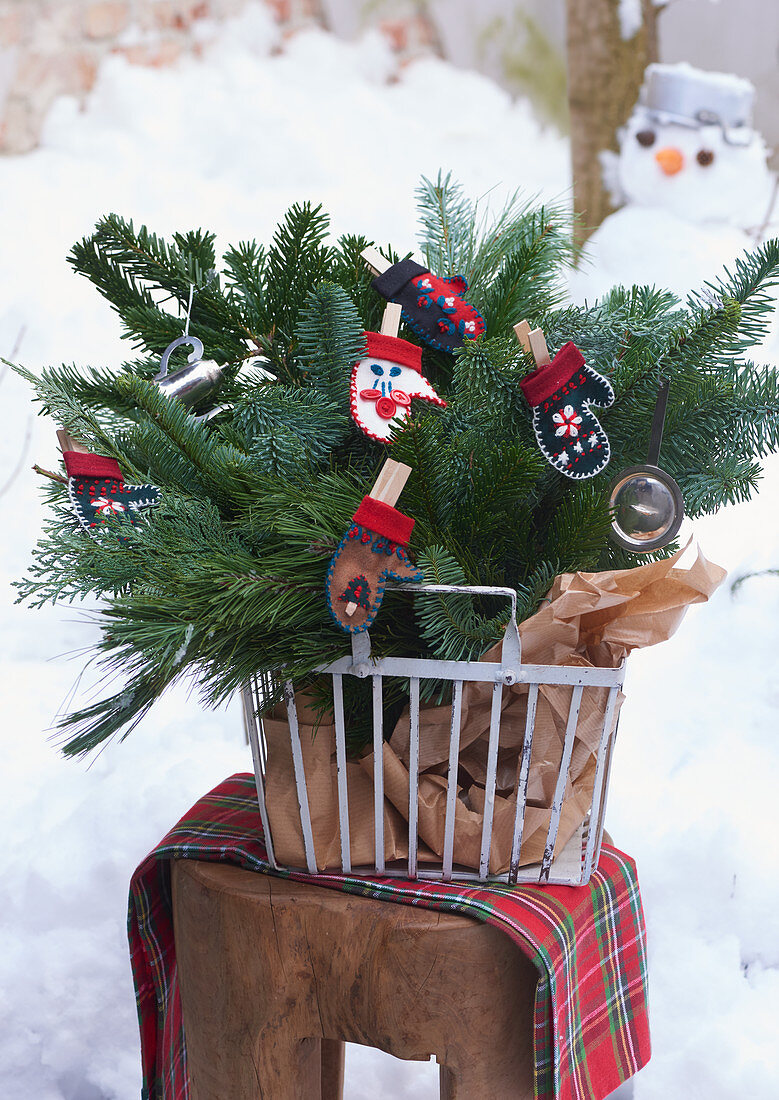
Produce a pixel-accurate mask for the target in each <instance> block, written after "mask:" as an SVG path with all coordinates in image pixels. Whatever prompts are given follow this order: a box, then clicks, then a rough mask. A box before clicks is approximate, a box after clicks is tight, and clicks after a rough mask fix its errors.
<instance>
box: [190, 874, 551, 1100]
mask: <svg viewBox="0 0 779 1100" xmlns="http://www.w3.org/2000/svg"><path fill="white" fill-rule="evenodd" d="M172 878H173V915H174V925H175V939H176V957H177V961H178V975H179V983H180V988H181V1000H182V1006H183V1012H184V1029H185V1032H186V1038H187V1053H188V1063H189V1076H190V1084H191V1089H192V1100H259V1098H262V1100H340V1098H341V1097H342V1096H343V1066H344V1046H343V1042H344V1040H348V1041H349V1042H352V1043H363V1044H365V1045H367V1046H373V1047H378V1048H379V1049H380V1050H383V1051H386V1052H387V1053H389V1054H394V1055H395V1057H396V1058H406V1059H413V1060H418V1061H427V1060H428V1059H429V1058H430V1056H431V1054H434V1055H435V1056H436V1060H437V1061H438V1063H439V1065H440V1086H441V1087H440V1095H441V1096H442V1097H444V1098H446V1100H455V1098H456V1100H532V1097H533V1050H532V1040H533V999H534V993H535V986H536V980H537V973H536V970H535V968H534V967H533V965H532V963H530V962H529V961H528V959H526V958H525V956H524V955H523V954H522V952H521V951H520V950H519V948H518V947H516V945H515V944H514V943H513V942H512V941H511V940H510V939H509V937H508V936H507V935H506V934H505V933H504V932H501V931H499V930H498V929H497V928H493V927H491V926H490V925H487V924H482V923H480V922H478V921H475V920H473V919H472V918H470V917H461V916H455V915H454V914H450V913H442V912H436V911H432V910H428V909H420V908H417V907H412V906H407V905H397V904H395V903H392V902H385V901H376V900H374V899H373V898H362V897H355V896H353V895H349V894H342V893H340V892H339V891H337V890H329V889H324V888H323V887H320V886H309V885H307V884H302V883H297V882H290V881H288V880H285V879H280V878H274V877H273V876H271V875H263V874H254V873H252V872H251V871H242V870H240V869H239V868H236V867H231V866H228V865H226V864H208V863H198V862H195V861H191V860H186V859H182V860H177V861H176V862H174V864H173V873H172Z"/></svg>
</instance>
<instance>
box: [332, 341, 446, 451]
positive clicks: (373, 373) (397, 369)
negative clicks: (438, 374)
mask: <svg viewBox="0 0 779 1100" xmlns="http://www.w3.org/2000/svg"><path fill="white" fill-rule="evenodd" d="M365 341H366V344H367V354H366V355H365V357H364V358H362V359H360V360H359V362H357V363H355V365H354V367H353V368H352V377H351V383H350V393H349V405H350V409H351V413H352V417H353V418H354V420H355V422H356V423H357V425H358V426H359V427H360V428H361V429H362V431H363V432H364V433H365V435H367V436H368V437H369V438H370V439H375V440H376V442H377V443H389V442H390V440H391V438H392V432H393V428H396V427H397V426H398V425H399V424H401V423H402V422H403V421H404V420H405V419H406V418H407V417H408V415H409V412H410V408H411V402H412V400H415V399H418V400H421V401H430V402H431V403H432V404H434V405H438V406H439V408H446V402H445V401H443V400H442V399H441V398H440V397H439V396H438V394H437V393H436V392H435V390H434V389H433V387H432V386H431V385H430V383H429V382H428V380H427V379H426V378H425V376H424V375H423V374H422V349H421V348H420V347H417V346H416V344H410V343H409V342H408V340H401V339H400V338H399V337H397V336H387V335H384V334H383V333H380V332H366V333H365Z"/></svg>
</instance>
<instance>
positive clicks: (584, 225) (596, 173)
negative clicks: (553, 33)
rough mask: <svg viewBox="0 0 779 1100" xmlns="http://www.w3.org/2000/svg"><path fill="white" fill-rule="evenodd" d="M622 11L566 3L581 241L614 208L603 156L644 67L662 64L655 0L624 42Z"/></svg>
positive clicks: (581, 0) (605, 1) (603, 2)
mask: <svg viewBox="0 0 779 1100" xmlns="http://www.w3.org/2000/svg"><path fill="white" fill-rule="evenodd" d="M619 7H620V4H619V0H567V14H568V31H567V39H568V104H569V108H570V113H571V159H572V162H573V204H574V211H575V213H576V214H577V216H578V225H577V237H578V239H579V240H580V241H584V240H586V239H587V237H588V236H589V235H590V233H591V232H592V231H593V229H595V228H597V226H599V225H600V223H601V222H602V221H603V219H604V218H605V217H606V216H607V215H608V214H610V213H611V212H612V210H613V209H614V208H613V206H612V205H611V201H610V199H609V195H608V192H607V190H606V188H605V187H604V185H603V179H602V174H601V165H600V160H599V154H600V153H601V151H602V150H604V149H612V150H615V151H616V149H617V137H616V132H617V129H618V128H619V127H620V126H622V125H623V123H624V122H625V121H626V120H627V118H628V116H629V115H630V112H631V110H632V109H633V106H634V104H635V102H636V100H637V99H638V91H639V88H640V86H641V82H642V80H643V76H644V69H645V68H646V66H647V65H648V64H649V63H650V62H651V61H656V60H657V16H658V13H659V11H660V10H661V9H660V8H658V7H656V5H655V4H654V2H653V0H641V9H642V14H643V20H642V25H641V27H640V29H639V30H638V31H637V32H636V33H635V34H634V35H633V37H632V38H629V39H628V40H627V41H625V39H623V37H622V28H621V25H620V19H619Z"/></svg>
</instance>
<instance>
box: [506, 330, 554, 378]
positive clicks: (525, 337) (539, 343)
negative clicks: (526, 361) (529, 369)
mask: <svg viewBox="0 0 779 1100" xmlns="http://www.w3.org/2000/svg"><path fill="white" fill-rule="evenodd" d="M514 332H515V334H516V337H517V340H519V342H520V344H521V345H522V347H523V349H524V350H525V351H529V352H531V354H532V356H533V358H534V359H535V361H536V366H537V367H545V366H547V364H549V363H551V361H552V360H551V359H550V357H549V349H548V348H547V346H546V340H545V339H544V330H543V329H540V328H533V329H531V327H530V324H529V323H528V322H527V321H520V322H519V324H518V325H514Z"/></svg>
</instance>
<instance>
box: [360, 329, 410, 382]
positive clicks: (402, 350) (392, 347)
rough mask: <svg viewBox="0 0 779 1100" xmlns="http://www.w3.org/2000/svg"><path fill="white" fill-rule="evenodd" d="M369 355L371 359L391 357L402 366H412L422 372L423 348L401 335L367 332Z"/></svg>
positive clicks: (366, 340) (366, 339)
mask: <svg viewBox="0 0 779 1100" xmlns="http://www.w3.org/2000/svg"><path fill="white" fill-rule="evenodd" d="M365 342H366V343H367V345H368V356H367V357H369V358H371V359H390V360H391V361H392V362H393V363H398V364H399V366H401V367H411V369H412V370H415V371H417V373H418V374H421V373H422V349H421V348H420V347H418V346H417V345H416V344H410V343H409V342H408V340H401V339H400V337H399V336H385V335H384V334H383V333H381V332H366V333H365Z"/></svg>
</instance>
